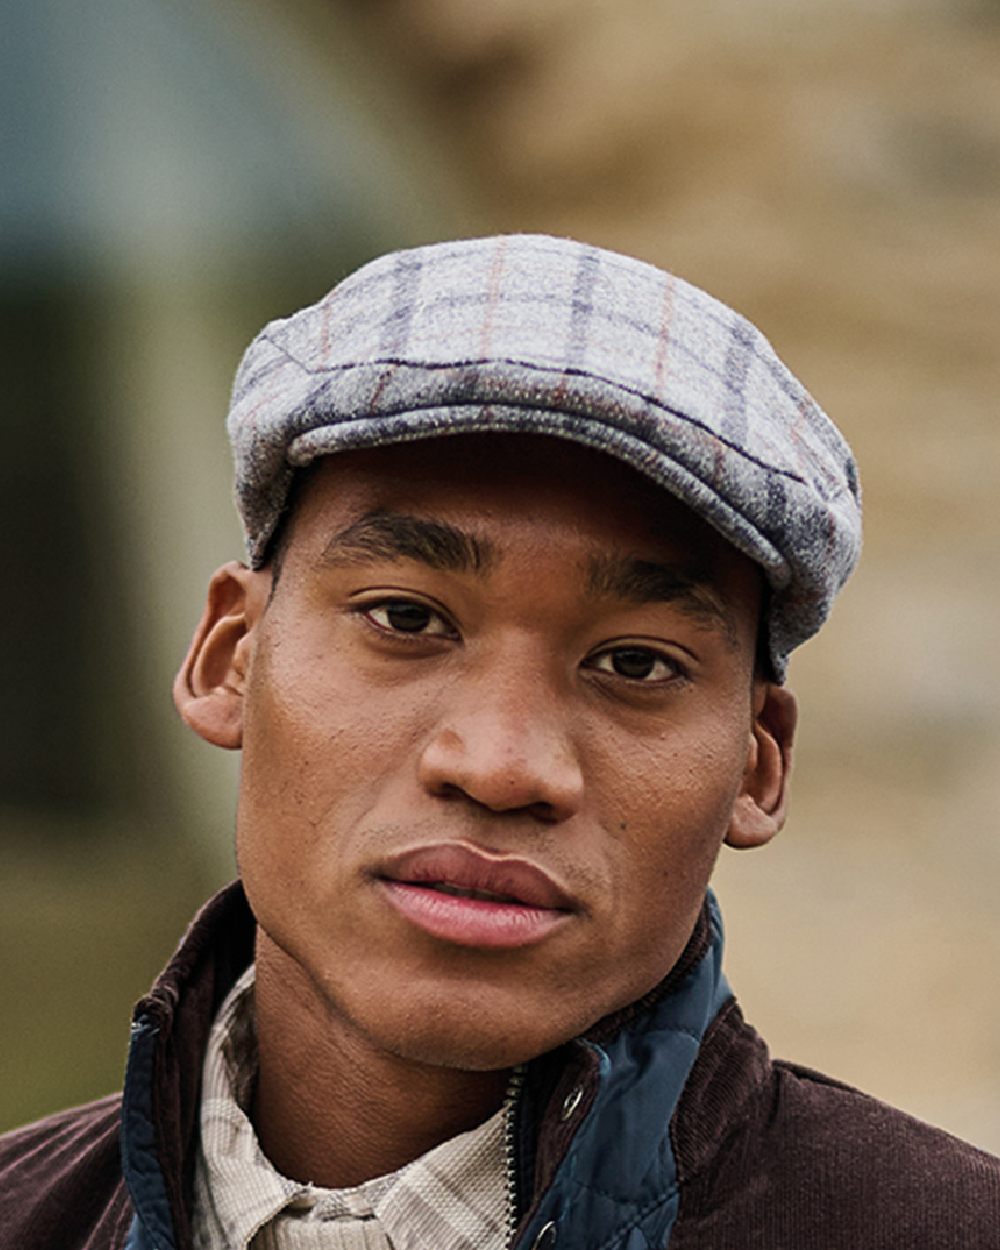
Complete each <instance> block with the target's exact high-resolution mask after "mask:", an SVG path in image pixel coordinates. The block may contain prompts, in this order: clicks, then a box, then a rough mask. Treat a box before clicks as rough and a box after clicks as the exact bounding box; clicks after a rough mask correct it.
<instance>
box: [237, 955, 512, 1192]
mask: <svg viewBox="0 0 1000 1250" xmlns="http://www.w3.org/2000/svg"><path fill="white" fill-rule="evenodd" d="M255 1012H256V1025H257V1041H258V1047H259V1056H260V1068H259V1074H258V1080H257V1089H256V1093H255V1096H254V1103H253V1110H252V1119H253V1124H254V1128H255V1130H256V1132H257V1136H258V1139H259V1140H260V1144H261V1148H262V1150H263V1151H264V1153H265V1155H266V1156H267V1157H268V1159H269V1160H270V1161H271V1163H272V1164H273V1165H274V1167H276V1168H277V1169H278V1171H279V1172H281V1173H282V1174H283V1175H284V1176H287V1177H290V1178H292V1179H294V1180H298V1181H302V1182H311V1183H312V1184H315V1185H321V1186H324V1187H326V1188H331V1189H340V1188H346V1187H348V1186H352V1185H358V1184H360V1183H361V1182H362V1181H366V1180H370V1179H371V1178H372V1177H375V1176H384V1175H385V1174H386V1173H388V1172H394V1171H396V1169H398V1168H401V1167H402V1166H403V1165H404V1164H406V1163H409V1162H411V1161H412V1160H413V1159H416V1158H418V1157H419V1156H420V1155H422V1154H424V1153H426V1152H427V1151H428V1150H431V1149H433V1147H434V1146H437V1145H439V1144H440V1143H441V1142H443V1141H447V1139H448V1138H449V1137H454V1136H455V1135H456V1134H457V1133H463V1132H465V1131H467V1130H468V1129H471V1128H474V1127H476V1125H478V1124H481V1123H482V1122H483V1121H484V1120H486V1119H488V1118H489V1116H491V1115H492V1114H493V1113H494V1112H495V1111H496V1110H497V1109H498V1108H499V1107H500V1105H501V1103H502V1101H503V1096H504V1091H505V1089H506V1086H507V1081H508V1077H509V1073H508V1072H506V1071H501V1072H467V1071H461V1070H456V1069H452V1068H441V1067H435V1066H433V1065H430V1064H426V1063H419V1062H415V1061H413V1060H409V1059H406V1058H404V1057H401V1056H399V1055H395V1054H392V1053H390V1052H388V1051H386V1050H385V1049H382V1048H380V1047H379V1046H377V1045H376V1044H375V1043H374V1041H373V1040H372V1039H371V1038H370V1037H367V1036H366V1035H365V1034H363V1033H362V1032H361V1031H360V1030H358V1029H357V1028H356V1027H355V1026H353V1025H352V1023H351V1022H350V1021H348V1020H346V1019H345V1018H344V1016H343V1015H341V1014H340V1013H339V1012H338V1011H337V1010H336V1008H335V1006H333V1005H332V1004H330V1003H329V1002H327V1001H325V1000H324V999H323V998H322V997H321V995H320V994H319V992H318V991H317V989H316V987H315V986H314V985H313V984H312V983H311V982H310V981H309V980H308V978H307V977H306V976H305V974H304V973H303V972H302V970H301V969H300V968H299V967H298V965H297V964H296V963H295V961H294V960H292V959H291V958H290V957H289V956H288V955H286V954H285V953H284V952H283V951H281V950H280V949H279V948H278V947H277V946H275V945H274V944H273V943H272V942H270V941H269V939H267V937H266V936H265V935H264V934H262V933H260V932H258V939H257V982H256V990H255Z"/></svg>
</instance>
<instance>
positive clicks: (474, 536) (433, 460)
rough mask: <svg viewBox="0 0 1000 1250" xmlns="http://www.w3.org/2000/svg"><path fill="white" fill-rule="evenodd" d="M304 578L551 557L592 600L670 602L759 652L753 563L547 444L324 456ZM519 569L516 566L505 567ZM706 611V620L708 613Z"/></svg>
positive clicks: (460, 443)
mask: <svg viewBox="0 0 1000 1250" xmlns="http://www.w3.org/2000/svg"><path fill="white" fill-rule="evenodd" d="M284 556H290V557H291V558H292V560H293V562H295V563H296V564H298V565H299V567H300V568H302V569H308V568H310V567H320V566H325V565H327V564H330V563H334V564H343V563H344V562H345V561H346V562H347V563H351V564H355V565H356V564H358V563H359V562H364V561H366V560H370V559H371V558H376V559H379V558H388V559H390V560H398V559H405V558H413V559H416V560H418V561H420V562H423V563H425V564H428V563H429V564H432V565H434V566H436V567H439V568H440V567H446V568H450V569H452V570H454V571H463V572H470V573H474V574H475V575H477V576H489V575H491V573H493V572H495V571H496V570H497V568H498V566H502V567H505V568H506V569H507V572H508V575H510V574H511V573H514V574H515V576H516V577H517V579H518V582H519V584H523V583H524V582H525V581H526V580H527V581H530V580H531V579H532V577H534V576H535V574H536V573H538V572H539V570H541V569H543V568H548V569H550V570H551V569H552V568H553V567H554V566H553V563H552V562H553V561H554V562H555V565H556V566H558V567H559V568H560V569H567V568H568V569H575V570H577V571H578V573H579V576H577V574H576V573H571V580H574V581H575V582H576V584H577V586H578V590H579V592H580V593H581V594H583V595H584V596H585V597H589V598H593V597H594V596H603V597H604V598H608V597H611V598H614V599H619V600H622V599H624V600H629V601H635V602H642V601H652V600H655V599H661V598H662V599H674V600H677V601H678V602H685V603H687V605H688V607H689V608H691V609H694V610H696V611H697V612H700V613H701V614H702V615H704V616H705V618H706V619H707V620H710V619H712V618H714V619H715V621H716V622H717V623H718V622H721V623H723V625H724V626H725V629H726V632H727V634H728V635H729V636H730V638H731V640H732V641H733V642H734V643H735V642H736V641H737V639H738V638H739V637H743V638H746V639H747V640H748V641H749V643H750V645H751V646H753V645H755V640H756V634H757V625H758V618H759V614H760V605H761V586H762V577H761V573H760V570H759V569H758V567H757V566H756V565H755V564H753V563H752V562H751V561H750V560H749V559H747V558H746V557H745V556H743V555H742V554H740V553H739V552H737V551H736V549H735V548H734V547H732V546H731V545H730V544H729V543H728V542H726V541H725V540H724V539H723V538H722V537H721V536H720V535H719V534H718V533H716V531H715V530H713V529H712V528H711V527H710V526H709V525H707V524H706V523H705V522H704V521H702V520H701V519H700V518H699V517H698V516H696V515H695V514H694V513H693V512H692V511H691V510H690V509H689V508H688V507H686V506H685V505H683V504H681V503H680V502H679V501H678V500H676V499H674V498H673V496H671V495H670V494H668V493H667V492H666V491H664V490H663V489H661V488H660V487H658V486H656V485H655V484H654V483H653V482H651V481H649V480H648V479H646V478H644V477H643V476H641V475H640V474H638V473H637V472H635V471H634V470H633V469H631V468H629V467H628V466H627V465H624V464H622V463H620V462H619V461H616V460H614V459H612V458H610V457H608V456H607V455H606V454H604V453H603V452H597V451H592V450H590V449H588V448H586V447H581V446H579V445H576V444H572V443H567V442H566V441H564V440H560V439H556V438H552V437H546V436H541V435H471V436H453V437H448V438H439V439H435V440H432V441H431V440H428V441H421V442H415V443H406V444H396V445H390V446H388V447H381V448H376V449H370V450H365V451H355V452H345V453H339V454H337V455H333V456H327V457H323V458H321V459H320V460H318V461H317V462H316V463H315V464H314V465H313V466H312V467H311V469H310V470H308V471H307V473H306V474H305V475H304V476H303V478H302V480H301V482H300V486H299V489H298V491H297V492H296V496H295V504H294V511H293V514H292V516H291V518H290V530H289V531H286V534H285V539H284V551H283V557H284ZM511 561H513V562H514V563H513V565H511ZM706 609H707V611H706Z"/></svg>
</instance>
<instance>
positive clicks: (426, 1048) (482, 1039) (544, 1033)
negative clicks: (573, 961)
mask: <svg viewBox="0 0 1000 1250" xmlns="http://www.w3.org/2000/svg"><path fill="white" fill-rule="evenodd" d="M484 999H485V996H480V997H479V998H478V1001H476V1002H469V1001H468V1000H465V1001H463V1000H462V999H461V998H460V997H459V998H457V999H453V1000H451V1001H448V1002H441V1001H440V1000H439V999H438V1000H435V999H434V998H431V999H428V1000H426V1001H423V1002H413V1001H411V1002H410V1003H409V1004H406V1005H404V1004H402V1003H398V1004H397V1010H396V1011H395V1012H393V1013H392V1014H391V1015H388V1014H386V1013H381V1018H380V1019H379V1020H378V1021H377V1023H376V1022H374V1021H373V1022H372V1023H373V1025H374V1027H372V1028H370V1030H369V1036H370V1037H371V1038H372V1040H373V1041H374V1042H375V1043H376V1044H377V1045H379V1046H380V1047H381V1048H382V1049H384V1050H385V1051H388V1052H389V1053H391V1054H394V1055H396V1056H397V1057H398V1058H401V1059H405V1060H407V1061H409V1062H412V1063H420V1064H427V1065H429V1066H432V1067H440V1068H452V1069H459V1070H461V1071H465V1072H495V1071H499V1070H500V1069H504V1068H511V1067H514V1066H515V1065H516V1064H519V1063H526V1062H527V1061H528V1060H530V1059H534V1058H536V1056H538V1055H541V1054H544V1053H545V1052H546V1051H548V1050H552V1049H553V1048H554V1047H556V1046H559V1045H560V1044H561V1043H563V1042H566V1041H568V1040H569V1039H570V1038H571V1037H574V1036H576V1034H577V1033H578V1032H580V1031H582V1029H584V1028H586V1026H587V1024H588V1023H589V1022H590V1021H589V1019H588V1020H587V1021H583V1022H578V1021H576V1020H569V1019H567V1020H565V1021H560V1020H557V1019H554V1018H553V1013H552V1011H551V1009H550V1008H549V1009H546V1008H545V1007H544V1006H541V1005H539V1006H537V1007H536V1006H533V1005H529V1004H526V1003H521V1004H518V1006H517V1007H513V1006H512V1005H511V1004H510V1003H509V1002H505V1003H490V1002H489V1001H484Z"/></svg>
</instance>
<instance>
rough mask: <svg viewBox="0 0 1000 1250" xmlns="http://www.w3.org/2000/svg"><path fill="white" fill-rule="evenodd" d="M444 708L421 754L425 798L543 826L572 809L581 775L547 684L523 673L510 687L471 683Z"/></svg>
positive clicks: (565, 715) (563, 714)
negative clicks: (528, 818) (460, 802)
mask: <svg viewBox="0 0 1000 1250" xmlns="http://www.w3.org/2000/svg"><path fill="white" fill-rule="evenodd" d="M481 676H482V675H481ZM445 704H446V706H445V709H444V711H443V714H442V715H441V717H440V719H439V721H438V723H437V725H436V726H435V728H434V730H433V732H432V734H431V736H430V738H429V739H428V741H427V743H426V746H425V747H424V749H423V751H422V752H421V755H420V760H419V779H420V782H421V784H422V786H423V787H424V789H425V790H426V791H427V792H429V793H431V794H433V795H436V796H437V797H439V798H445V799H453V798H462V797H464V798H466V799H468V800H471V801H472V802H473V803H475V804H477V805H478V806H480V807H483V808H486V809H488V810H489V811H491V812H497V813H512V812H525V811H526V812H528V813H530V814H531V815H532V816H534V817H535V818H537V819H539V820H542V821H546V822H549V823H554V822H558V821H562V820H567V819H569V817H570V816H572V815H574V814H575V813H576V812H577V811H578V810H579V807H580V803H581V800H582V797H583V773H582V770H581V767H580V761H579V759H578V756H577V752H576V749H575V747H574V744H573V741H572V738H571V735H570V733H569V728H570V726H569V712H568V710H567V709H566V708H565V707H561V706H560V701H559V696H558V694H557V692H555V691H554V690H552V689H551V683H547V682H545V681H544V680H543V679H540V678H539V677H538V675H537V674H531V673H529V672H521V673H520V674H519V675H518V677H517V679H516V680H513V681H512V680H510V679H509V678H508V679H507V680H505V681H502V682H500V681H492V682H486V681H483V680H479V681H475V682H471V681H470V682H469V683H468V684H467V685H464V684H463V688H462V689H461V690H452V691H450V692H449V694H448V696H447V697H446V699H445Z"/></svg>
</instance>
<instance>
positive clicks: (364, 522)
mask: <svg viewBox="0 0 1000 1250" xmlns="http://www.w3.org/2000/svg"><path fill="white" fill-rule="evenodd" d="M495 554H496V553H495V551H494V548H493V545H492V543H490V541H489V540H488V539H484V538H477V537H476V535H475V534H470V533H468V532H467V531H466V530H460V529H458V528H456V527H455V526H454V525H449V524H448V523H447V522H445V521H436V520H433V519H430V518H428V517H418V516H409V515H407V514H406V513H402V512H388V511H386V510H384V509H377V510H376V511H373V512H366V513H365V515H364V516H362V517H359V518H358V520H356V521H353V522H352V523H351V524H350V525H348V526H347V527H346V528H345V529H342V530H340V531H339V532H338V533H337V534H334V536H333V538H331V539H330V541H329V542H328V543H327V545H326V547H325V549H324V551H323V562H324V563H325V564H331V565H343V564H355V563H358V562H360V561H363V560H370V559H372V558H373V557H374V558H375V559H377V560H389V561H394V560H418V561H419V562H420V563H421V564H426V565H427V566H428V567H430V568H432V569H440V570H443V571H445V572H451V573H483V572H485V571H486V570H487V569H488V568H489V567H490V566H491V565H492V564H493V562H494V560H495Z"/></svg>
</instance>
